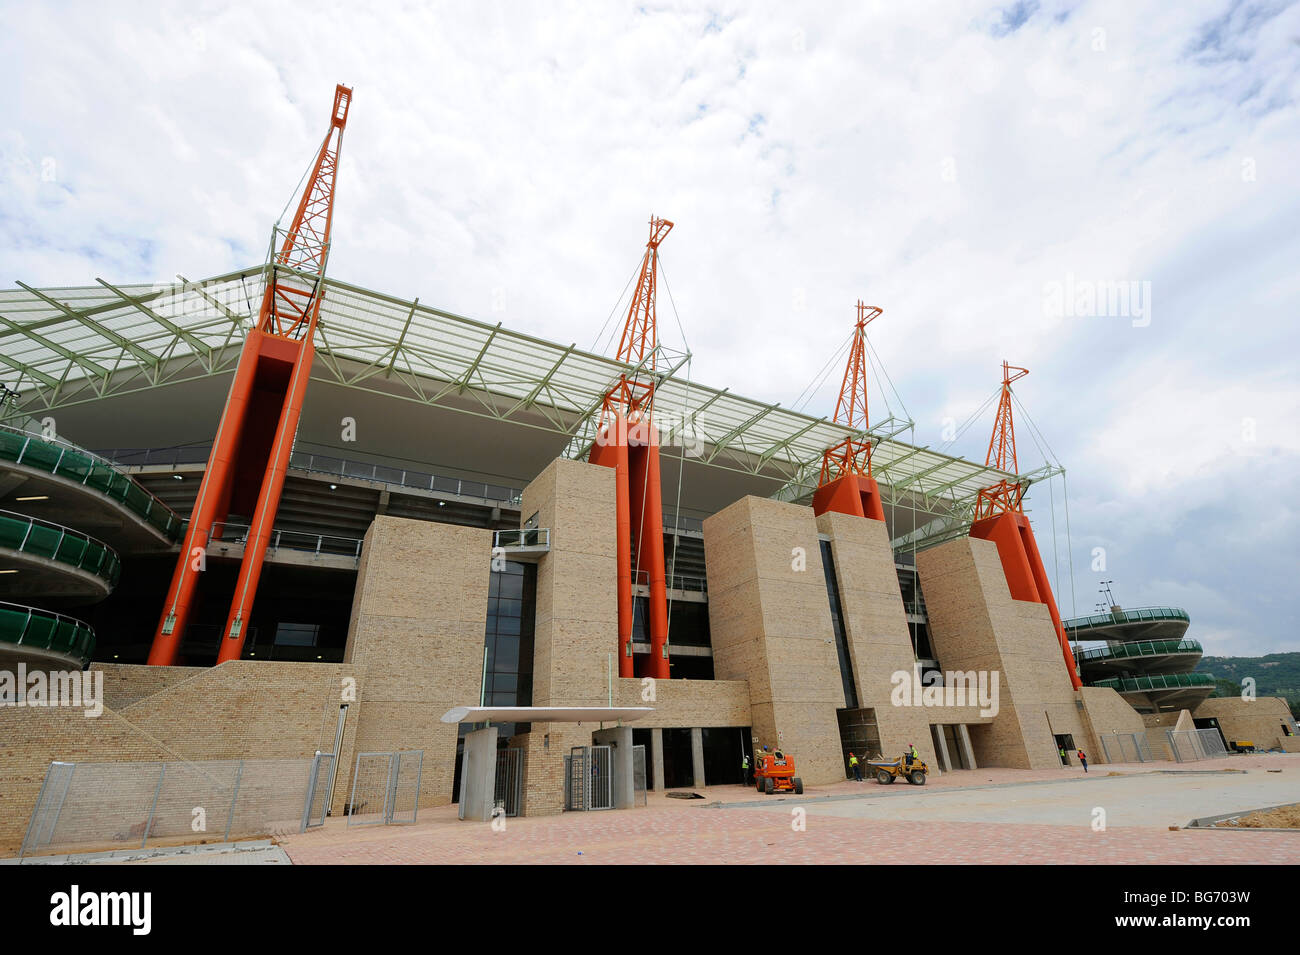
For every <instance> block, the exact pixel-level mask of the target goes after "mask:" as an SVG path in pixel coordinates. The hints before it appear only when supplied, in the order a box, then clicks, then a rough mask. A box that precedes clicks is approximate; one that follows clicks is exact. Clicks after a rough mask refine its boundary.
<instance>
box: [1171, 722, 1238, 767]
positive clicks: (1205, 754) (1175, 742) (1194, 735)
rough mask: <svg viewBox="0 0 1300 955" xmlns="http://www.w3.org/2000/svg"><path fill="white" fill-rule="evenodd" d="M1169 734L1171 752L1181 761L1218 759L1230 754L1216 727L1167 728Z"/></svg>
mask: <svg viewBox="0 0 1300 955" xmlns="http://www.w3.org/2000/svg"><path fill="white" fill-rule="evenodd" d="M1166 732H1167V733H1168V736H1169V752H1170V753H1172V754H1173V757H1174V759H1176V760H1177V761H1178V762H1180V763H1190V762H1195V761H1196V760H1201V759H1218V758H1219V757H1220V756H1227V755H1228V747H1227V746H1225V745H1224V743H1223V737H1222V736H1221V735H1220V734H1219V731H1218V730H1216V729H1205V730H1183V731H1182V732H1175V731H1174V730H1166Z"/></svg>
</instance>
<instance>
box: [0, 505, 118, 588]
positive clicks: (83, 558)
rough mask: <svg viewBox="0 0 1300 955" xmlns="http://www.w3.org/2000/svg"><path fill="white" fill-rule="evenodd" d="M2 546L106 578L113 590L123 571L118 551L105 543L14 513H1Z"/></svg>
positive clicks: (71, 530)
mask: <svg viewBox="0 0 1300 955" xmlns="http://www.w3.org/2000/svg"><path fill="white" fill-rule="evenodd" d="M0 547H8V548H10V549H11V550H15V551H18V552H19V553H20V554H33V555H35V556H37V557H44V558H46V559H47V560H53V561H57V562H58V563H60V564H66V565H68V566H69V567H74V568H76V569H77V570H84V571H87V572H88V573H91V574H94V575H95V576H96V577H101V578H103V579H104V580H105V581H106V582H107V583H108V587H109V589H110V590H111V589H113V588H114V587H116V586H117V580H118V576H119V575H120V574H121V571H122V562H121V560H120V559H119V558H118V556H117V551H115V550H113V548H111V547H109V546H108V545H107V544H105V543H104V542H103V541H101V540H98V539H96V538H94V537H91V536H90V535H89V534H83V533H82V532H81V531H76V530H73V529H72V528H70V527H64V526H63V525H62V524H55V523H53V522H52V521H45V520H41V519H40V518H38V517H28V516H27V515H26V514H16V513H14V512H13V511H0Z"/></svg>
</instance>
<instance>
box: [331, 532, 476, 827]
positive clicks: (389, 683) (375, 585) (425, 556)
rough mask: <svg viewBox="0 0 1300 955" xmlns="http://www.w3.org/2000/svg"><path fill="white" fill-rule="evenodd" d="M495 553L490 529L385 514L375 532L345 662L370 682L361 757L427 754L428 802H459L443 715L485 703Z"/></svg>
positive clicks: (451, 728)
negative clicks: (408, 752)
mask: <svg viewBox="0 0 1300 955" xmlns="http://www.w3.org/2000/svg"><path fill="white" fill-rule="evenodd" d="M491 554H492V533H491V531H488V530H486V529H482V528H476V527H458V526H454V525H451V524H435V523H431V522H428V521H413V520H406V519H404V518H397V517H387V516H381V517H376V518H375V520H374V523H372V524H371V525H370V529H369V530H368V531H367V532H366V538H365V543H364V546H363V550H362V555H361V566H360V568H359V570H358V572H357V586H356V593H355V596H354V597H353V603H352V619H351V622H350V624H349V627H348V641H347V647H346V649H345V651H344V657H343V658H344V661H345V663H346V664H347V665H349V666H351V667H352V668H353V669H355V671H356V672H357V673H358V674H360V675H361V680H362V682H363V683H364V685H365V695H364V706H363V707H361V711H360V717H359V721H358V724H359V725H358V727H357V735H356V744H355V746H356V749H355V752H385V751H391V750H414V749H419V750H423V751H424V767H423V773H422V776H421V785H420V805H421V806H439V805H445V804H447V803H448V802H450V801H451V799H452V791H451V787H452V780H453V777H454V773H455V760H456V730H457V728H456V726H455V725H454V724H446V723H443V722H441V721H440V718H441V716H442V714H443V713H445V712H446V711H447V710H448V709H450V708H451V707H453V706H457V705H475V704H477V703H478V700H479V692H480V689H481V684H482V672H483V640H484V628H485V625H486V621H487V596H488V582H489V577H490V574H491ZM348 756H349V758H351V756H352V754H351V753H349V754H348ZM351 768H352V767H351V765H349V767H348V769H349V772H348V775H347V777H346V778H347V779H349V780H350V778H351ZM341 775H342V774H341ZM342 798H343V793H342V792H341V787H340V788H339V789H336V791H335V805H336V807H339V808H341V805H342V803H341V799H342Z"/></svg>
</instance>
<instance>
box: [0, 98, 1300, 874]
mask: <svg viewBox="0 0 1300 955" xmlns="http://www.w3.org/2000/svg"><path fill="white" fill-rule="evenodd" d="M340 91H342V92H340V93H339V94H337V95H336V102H335V110H334V113H333V119H332V121H331V128H330V132H329V134H327V136H326V141H325V144H324V145H323V146H322V148H321V152H320V154H319V155H318V162H317V166H316V176H315V177H314V179H313V181H312V182H309V183H308V185H307V187H306V189H305V190H304V192H303V195H302V201H301V203H300V205H299V212H298V217H297V219H295V222H294V224H293V225H291V226H290V227H288V228H287V229H279V228H277V232H276V237H277V240H278V241H277V246H278V247H279V248H280V250H281V251H280V252H278V253H274V254H272V255H271V256H269V257H268V260H267V262H265V263H262V264H258V265H254V266H250V267H249V268H246V269H243V270H241V271H237V272H233V273H229V274H225V275H218V276H213V277H208V278H203V277H194V278H189V277H186V278H179V277H178V279H177V280H176V281H175V282H169V283H166V284H163V285H141V284H115V283H111V282H109V281H106V280H98V281H97V283H96V284H94V285H90V286H77V287H63V288H35V287H30V286H28V285H25V284H22V283H19V284H18V285H17V287H15V288H13V289H6V290H3V291H0V365H2V366H3V367H2V368H0V374H3V376H4V378H3V379H2V380H3V381H4V383H5V393H4V404H3V414H2V415H0V422H2V425H3V426H2V427H0V599H2V600H3V604H0V661H2V662H3V665H4V666H6V667H15V666H17V665H19V664H21V665H22V666H23V667H24V668H25V669H26V670H28V671H33V670H47V671H50V672H54V671H82V670H89V671H90V672H91V673H95V674H100V675H102V681H103V683H102V685H103V705H104V713H103V714H102V715H101V716H100V717H98V718H96V719H93V720H89V719H85V718H84V716H83V714H81V713H80V712H77V711H75V710H66V709H58V708H54V707H46V708H41V707H30V706H29V707H25V708H20V707H4V708H0V728H3V732H4V736H5V738H6V739H9V740H16V741H18V742H17V745H16V747H15V752H14V754H13V756H12V758H10V759H8V760H6V762H5V764H4V767H3V768H2V769H0V773H2V774H3V777H4V778H3V779H2V780H0V782H3V784H4V786H5V790H6V792H8V793H9V794H10V796H9V799H10V803H9V805H10V809H11V810H12V811H11V812H10V813H9V814H8V816H9V821H7V822H5V823H4V824H3V825H0V848H12V849H17V848H18V846H19V845H20V844H21V843H23V842H24V839H25V837H27V838H30V836H31V828H32V826H31V825H29V817H32V816H33V810H34V809H36V808H39V807H41V806H43V805H44V804H45V803H44V801H45V799H46V798H47V797H46V793H47V792H51V793H52V792H54V791H55V790H53V789H50V788H49V787H50V786H51V782H50V780H51V778H52V777H50V776H49V775H48V774H49V771H50V765H51V763H52V762H69V763H75V762H82V761H84V762H92V763H96V764H113V763H128V762H130V763H132V764H138V763H143V762H165V761H176V760H181V761H186V762H188V763H192V764H200V763H204V762H206V761H239V760H259V759H282V760H311V759H313V758H316V759H319V756H320V754H326V755H328V756H329V757H331V759H330V765H329V769H328V774H327V778H325V777H322V778H323V779H324V780H325V781H324V784H323V785H322V786H321V787H320V788H319V789H318V790H316V791H315V796H314V798H315V800H316V804H318V805H319V806H320V813H321V815H322V816H323V815H325V814H337V815H342V814H346V813H356V812H358V811H359V810H358V809H357V805H356V802H355V799H354V793H355V791H356V785H357V783H358V779H357V777H358V776H360V774H361V773H362V765H363V763H362V762H361V757H363V756H369V755H373V754H377V753H383V754H388V753H394V754H400V753H415V752H418V753H420V754H421V756H420V760H421V762H420V769H419V771H418V773H417V776H416V777H415V782H414V783H413V787H414V789H413V795H412V800H413V807H415V806H418V807H424V806H437V805H445V804H447V803H449V802H457V801H459V802H460V803H461V811H462V814H463V815H465V817H466V818H479V819H482V818H488V817H490V816H491V815H492V814H493V813H495V812H498V811H500V812H505V813H506V814H507V815H520V814H522V815H541V814H547V813H555V812H560V811H564V810H565V809H584V808H630V807H632V806H634V805H635V801H636V798H635V794H636V791H638V790H640V789H645V788H649V789H655V790H664V789H675V788H682V787H690V786H704V785H706V784H716V783H739V782H741V781H742V776H743V773H744V771H745V770H744V768H743V767H744V766H745V765H747V764H749V765H752V761H753V759H754V758H755V757H756V755H757V754H758V753H759V752H760V751H761V748H762V747H764V746H766V747H769V748H776V749H781V750H783V751H787V752H789V753H791V754H793V755H794V756H795V758H796V759H797V760H798V763H799V767H800V771H801V773H802V777H801V778H802V779H803V781H804V782H807V783H809V784H813V785H816V784H820V783H829V782H832V781H836V780H842V779H844V778H845V777H846V775H848V774H849V753H851V752H857V753H860V754H869V755H874V754H886V755H888V754H894V755H896V754H898V753H900V752H902V751H903V750H904V749H905V748H907V747H911V746H915V748H916V749H917V751H918V754H919V756H920V758H921V759H923V760H924V761H925V762H926V763H927V764H928V765H929V766H930V767H931V770H932V771H933V772H948V771H957V770H969V769H974V768H977V767H984V766H1004V767H1013V768H1024V769H1046V768H1050V767H1053V766H1060V765H1062V764H1063V763H1064V764H1067V765H1070V764H1077V762H1078V760H1077V757H1076V755H1075V754H1076V752H1077V751H1078V750H1085V751H1086V752H1087V753H1088V754H1089V758H1091V759H1093V760H1095V761H1097V762H1127V761H1133V760H1134V759H1138V760H1146V759H1173V760H1179V761H1182V760H1186V759H1196V758H1204V757H1205V756H1206V755H1208V754H1212V753H1215V752H1222V751H1223V749H1225V748H1227V747H1229V746H1231V745H1232V744H1234V743H1237V742H1240V741H1250V742H1251V743H1252V745H1253V746H1254V747H1256V748H1261V749H1273V748H1276V749H1284V750H1286V751H1288V752H1300V745H1297V743H1298V742H1300V740H1298V739H1297V737H1296V736H1295V735H1293V723H1292V721H1291V719H1290V717H1289V713H1288V711H1287V708H1286V704H1285V703H1284V702H1283V701H1280V700H1271V699H1269V700H1250V701H1246V700H1236V699H1227V700H1224V699H1210V698H1209V697H1208V695H1209V692H1210V691H1211V690H1212V689H1213V678H1212V677H1210V676H1209V675H1206V674H1195V673H1192V672H1191V670H1192V668H1193V667H1194V666H1195V663H1196V661H1197V660H1198V659H1199V657H1200V652H1201V647H1200V645H1199V644H1198V643H1196V641H1194V640H1188V639H1187V638H1186V637H1185V632H1186V630H1187V629H1188V625H1189V616H1188V614H1187V613H1186V612H1185V611H1183V610H1180V609H1178V608H1137V609H1129V610H1124V609H1121V608H1119V607H1115V608H1112V610H1111V611H1110V612H1109V613H1105V614H1101V615H1094V616H1091V617H1081V618H1076V619H1068V620H1062V619H1061V616H1060V614H1059V612H1058V609H1057V604H1056V598H1055V596H1054V595H1053V593H1052V587H1051V585H1050V583H1049V582H1048V579H1047V575H1046V570H1045V568H1044V566H1043V560H1042V558H1041V556H1040V553H1039V550H1038V547H1037V545H1036V543H1035V541H1034V535H1033V530H1032V529H1031V526H1030V522H1029V519H1028V517H1027V516H1026V509H1025V506H1024V497H1025V495H1026V493H1027V492H1028V491H1029V490H1030V488H1031V487H1033V486H1034V485H1035V484H1038V483H1040V482H1042V481H1045V480H1048V479H1050V478H1051V477H1052V476H1053V474H1054V473H1055V472H1056V469H1055V468H1053V467H1044V468H1040V469H1038V470H1030V471H1021V470H1020V469H1019V467H1018V466H1017V457H1016V452H1015V443H1014V442H1015V435H1014V423H1013V412H1012V407H1013V405H1012V389H1011V383H1012V382H1013V381H1015V380H1017V378H1018V377H1019V375H1020V372H1021V371H1022V370H1018V369H1015V368H1013V367H1011V366H1008V365H1004V369H1003V379H1002V383H1001V388H1000V390H999V392H998V396H999V397H998V406H997V409H996V412H995V413H993V414H991V415H990V416H989V417H988V418H987V419H985V420H984V421H983V422H982V423H981V426H982V427H989V426H990V425H991V426H992V429H993V438H992V440H991V442H990V445H989V455H988V458H987V459H986V460H985V461H984V462H983V463H981V462H978V461H970V460H965V459H963V458H961V457H956V456H953V455H950V454H947V453H944V452H943V451H940V450H935V449H932V448H929V447H924V446H919V445H916V444H914V443H911V442H909V441H907V440H905V437H906V436H907V435H908V434H909V433H910V426H911V423H910V422H908V421H905V420H898V419H895V418H893V417H890V418H887V419H885V420H883V421H881V420H876V421H871V420H870V419H869V418H868V416H867V411H868V406H867V394H866V392H867V384H868V381H867V378H868V376H867V374H866V367H867V365H868V364H869V348H870V346H869V343H868V340H867V337H866V326H867V325H868V324H869V323H870V321H871V320H872V319H874V318H875V317H877V316H878V315H879V314H880V309H877V308H873V307H870V306H865V305H863V304H862V303H859V305H858V310H857V324H856V325H855V326H854V334H853V335H852V336H851V345H850V347H849V349H848V356H847V361H846V363H845V372H844V380H843V386H842V388H841V393H840V403H839V405H838V406H837V407H836V408H835V409H834V414H831V413H830V412H831V409H829V408H827V409H825V413H824V414H823V415H821V416H819V415H815V414H806V413H801V412H797V411H793V410H790V409H786V408H782V407H780V406H778V405H773V404H769V403H765V402H763V401H759V400H755V399H752V398H747V397H745V396H743V395H742V394H741V393H739V392H738V391H737V390H734V389H733V388H732V387H730V386H729V383H714V385H709V384H703V383H700V382H697V381H694V380H692V378H691V376H690V373H689V355H685V354H676V353H673V352H672V351H671V350H669V349H667V348H665V347H664V346H662V345H661V344H660V342H659V340H658V338H657V336H656V334H655V333H654V327H655V326H654V318H655V316H654V306H655V281H656V278H655V276H656V272H655V269H656V263H657V249H658V243H659V242H662V241H663V240H664V239H665V238H666V237H667V235H668V232H669V231H670V230H671V228H672V223H671V222H667V221H666V220H663V219H658V218H652V220H651V223H650V238H649V241H648V242H647V245H646V252H645V257H644V259H643V262H642V270H641V275H640V280H639V282H638V285H637V288H636V290H635V292H633V294H632V298H631V301H630V304H629V306H628V309H627V322H626V328H625V331H624V339H623V343H622V344H621V345H620V347H619V350H618V353H617V354H616V355H614V356H608V355H600V354H594V353H591V352H587V351H583V350H580V349H578V348H576V347H575V346H573V345H564V344H561V343H555V342H549V341H545V340H542V339H539V338H536V337H534V336H531V335H529V334H527V332H526V331H525V330H522V329H512V328H507V327H504V325H502V324H494V323H491V322H484V321H481V320H479V319H475V318H472V317H465V316H460V315H456V314H452V313H449V312H447V311H443V310H440V309H438V308H437V307H435V306H433V305H430V304H429V303H428V302H427V301H421V300H420V299H410V300H408V299H404V298H402V297H399V296H394V295H390V294H386V293H384V292H381V291H372V290H369V289H365V288H361V287H358V286H355V285H350V284H348V283H347V282H345V281H343V280H341V279H340V278H338V277H336V276H334V275H333V274H332V273H331V274H329V275H326V274H325V252H326V250H327V249H328V236H329V228H330V222H329V219H330V216H329V208H330V205H329V200H330V197H331V192H330V190H332V182H333V179H332V176H333V170H334V168H336V166H337V143H338V142H340V141H341V137H342V130H343V124H344V123H345V121H346V109H347V102H348V96H350V91H345V90H343V88H342V87H340ZM345 94H346V95H345ZM339 97H343V98H342V100H340V98H339ZM340 103H342V105H341V106H340ZM336 134H337V135H336ZM322 209H323V210H324V211H323V212H321V211H320V210H322ZM314 217H316V218H315V221H316V222H317V224H316V225H315V226H313V224H312V223H313V221H314ZM320 222H323V226H321V225H320ZM313 228H314V229H316V230H317V231H316V232H315V233H314V234H313V233H312V230H313ZM280 243H283V244H280ZM273 248H275V246H273ZM304 250H305V251H304ZM284 303H290V306H291V307H289V306H286V305H285V304H284ZM846 311H847V310H846ZM846 324H847V323H846ZM1053 550H1055V541H1053ZM954 673H958V674H994V673H995V674H997V675H998V680H997V686H998V687H999V693H998V696H997V699H996V701H995V705H993V706H988V705H981V704H980V703H978V702H971V701H964V702H953V703H950V702H944V703H942V704H940V705H937V706H931V705H926V706H922V705H919V704H918V705H898V703H897V702H896V694H895V690H896V689H897V687H898V686H899V677H898V675H899V674H904V675H905V676H906V677H907V679H908V680H909V681H910V680H911V679H912V678H913V677H916V678H917V679H918V680H921V681H923V682H924V683H926V684H927V685H932V684H935V683H938V682H942V681H944V680H945V679H950V675H951V674H954ZM456 713H458V714H459V716H457V717H456V718H448V714H456ZM1215 739H1217V740H1218V743H1217V744H1216V743H1215V742H1214V740H1215ZM480 752H482V753H483V754H485V755H486V757H487V758H486V759H485V760H481V761H478V762H475V760H476V759H477V757H474V756H473V755H472V754H475V753H480ZM579 760H581V761H582V762H581V763H579V762H577V761H579ZM575 765H581V766H582V767H586V766H590V767H591V772H590V773H587V772H586V770H585V768H584V769H583V770H582V772H581V776H582V779H583V783H582V785H579V786H578V787H577V788H578V789H579V790H584V791H583V792H581V793H578V794H575V792H574V778H575V777H574V773H575V770H574V766H575ZM587 777H591V778H594V779H595V780H596V781H597V782H596V783H595V784H594V785H595V788H596V789H598V790H599V789H600V788H601V786H603V787H604V789H603V795H600V794H599V793H598V794H597V795H595V796H593V794H592V792H591V790H592V788H593V784H591V781H590V779H588V778H587ZM313 778H315V777H313ZM484 780H486V782H484ZM313 785H314V783H313ZM484 786H485V787H486V795H482V792H483V790H482V787H484ZM475 787H479V788H478V789H475ZM56 788H57V787H56ZM159 788H160V789H161V782H160V783H159ZM474 793H479V794H480V796H475V797H474V800H473V805H472V806H470V807H469V808H468V811H467V805H466V804H467V802H470V801H471V795H472V794H474ZM312 798H313V797H310V796H309V797H308V801H309V803H310V802H311V801H312ZM155 799H156V796H155ZM304 824H305V822H304ZM32 825H35V823H33V824H32ZM37 831H38V833H39V827H38V828H37ZM147 835H148V832H147V831H146V837H147Z"/></svg>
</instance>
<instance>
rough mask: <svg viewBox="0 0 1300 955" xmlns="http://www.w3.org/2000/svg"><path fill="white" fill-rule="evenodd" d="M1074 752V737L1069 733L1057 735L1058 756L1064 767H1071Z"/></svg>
mask: <svg viewBox="0 0 1300 955" xmlns="http://www.w3.org/2000/svg"><path fill="white" fill-rule="evenodd" d="M1073 752H1074V737H1073V736H1071V735H1070V734H1069V733H1057V734H1056V755H1057V757H1058V758H1059V759H1060V760H1061V765H1062V766H1069V765H1070V754H1071V753H1073Z"/></svg>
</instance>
